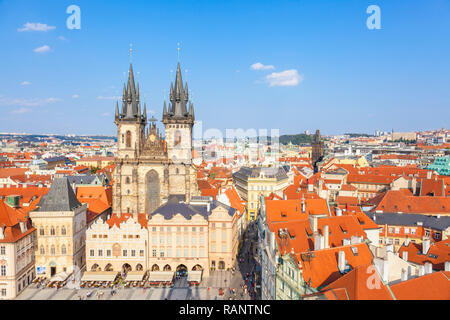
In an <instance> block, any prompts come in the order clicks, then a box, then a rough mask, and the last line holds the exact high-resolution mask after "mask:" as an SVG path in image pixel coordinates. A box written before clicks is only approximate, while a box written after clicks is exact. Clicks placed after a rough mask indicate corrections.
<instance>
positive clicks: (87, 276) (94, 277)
mask: <svg viewBox="0 0 450 320" xmlns="http://www.w3.org/2000/svg"><path fill="white" fill-rule="evenodd" d="M116 276H117V271H98V272H95V271H86V272H85V273H84V274H83V277H82V278H81V281H114V279H116Z"/></svg>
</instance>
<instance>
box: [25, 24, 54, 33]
mask: <svg viewBox="0 0 450 320" xmlns="http://www.w3.org/2000/svg"><path fill="white" fill-rule="evenodd" d="M53 29H56V27H54V26H49V25H46V24H45V23H39V22H37V23H34V22H27V23H25V24H24V25H23V28H19V29H17V31H19V32H23V31H43V32H47V31H49V30H53Z"/></svg>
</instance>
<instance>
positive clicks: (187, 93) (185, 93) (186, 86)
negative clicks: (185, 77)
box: [184, 81, 189, 101]
mask: <svg viewBox="0 0 450 320" xmlns="http://www.w3.org/2000/svg"><path fill="white" fill-rule="evenodd" d="M184 100H185V101H188V100H189V90H188V84H187V81H186V85H185V86H184Z"/></svg>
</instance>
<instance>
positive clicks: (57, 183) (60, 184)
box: [38, 178, 81, 212]
mask: <svg viewBox="0 0 450 320" xmlns="http://www.w3.org/2000/svg"><path fill="white" fill-rule="evenodd" d="M38 206H39V207H40V208H39V209H38V211H44V212H47V211H72V210H73V209H74V208H77V207H79V206H81V203H80V202H79V201H78V199H77V197H76V196H75V193H74V192H73V189H72V187H71V186H70V184H69V181H68V180H67V178H56V179H55V180H53V183H52V185H51V187H50V191H49V192H48V194H46V195H44V196H43V197H42V199H41V201H40V202H39V204H38Z"/></svg>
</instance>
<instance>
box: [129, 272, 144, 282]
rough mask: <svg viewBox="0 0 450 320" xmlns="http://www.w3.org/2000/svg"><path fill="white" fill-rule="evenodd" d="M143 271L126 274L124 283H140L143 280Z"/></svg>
mask: <svg viewBox="0 0 450 320" xmlns="http://www.w3.org/2000/svg"><path fill="white" fill-rule="evenodd" d="M144 275H145V271H129V272H128V273H127V277H126V278H125V280H126V281H142V279H144Z"/></svg>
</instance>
